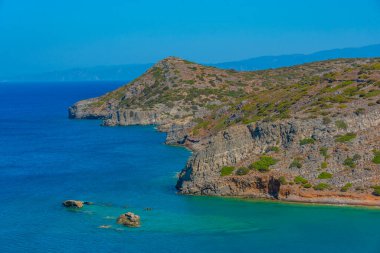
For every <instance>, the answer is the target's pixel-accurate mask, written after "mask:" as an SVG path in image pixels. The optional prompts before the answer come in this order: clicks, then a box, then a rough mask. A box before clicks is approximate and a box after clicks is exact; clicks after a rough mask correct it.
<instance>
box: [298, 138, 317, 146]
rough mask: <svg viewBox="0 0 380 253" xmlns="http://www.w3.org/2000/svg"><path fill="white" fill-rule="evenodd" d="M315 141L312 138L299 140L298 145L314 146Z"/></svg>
mask: <svg viewBox="0 0 380 253" xmlns="http://www.w3.org/2000/svg"><path fill="white" fill-rule="evenodd" d="M314 142H315V140H314V139H313V138H305V139H302V140H300V145H307V144H314Z"/></svg>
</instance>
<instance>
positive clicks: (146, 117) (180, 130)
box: [69, 57, 380, 205]
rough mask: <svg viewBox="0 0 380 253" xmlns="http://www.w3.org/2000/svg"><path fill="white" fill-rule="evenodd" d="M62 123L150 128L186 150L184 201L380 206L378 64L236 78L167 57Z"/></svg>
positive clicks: (338, 63) (78, 107)
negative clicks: (214, 198)
mask: <svg viewBox="0 0 380 253" xmlns="http://www.w3.org/2000/svg"><path fill="white" fill-rule="evenodd" d="M69 116H70V117H71V118H83V119H86V118H98V119H99V118H100V119H103V120H104V125H107V126H115V125H136V124H144V125H145V124H155V125H157V126H158V129H159V130H161V131H165V132H167V133H168V135H167V141H166V142H167V143H168V144H176V145H184V146H186V147H189V148H190V149H192V150H193V151H194V152H193V155H192V157H191V158H190V159H189V161H188V163H187V165H186V166H185V168H184V169H183V170H182V172H181V173H180V175H179V179H178V183H177V188H178V190H179V191H180V192H181V193H184V194H200V195H223V196H247V197H259V198H275V199H281V200H289V201H303V202H323V203H346V204H365V205H380V197H377V196H376V195H380V165H379V164H380V131H379V130H380V128H379V124H380V59H378V58H376V59H341V60H332V61H324V62H315V63H310V64H305V65H299V66H294V67H288V68H280V69H274V70H266V71H256V72H237V71H232V70H221V69H217V68H213V67H206V66H202V65H198V64H195V63H192V62H188V61H185V60H182V59H178V58H173V57H170V58H167V59H165V60H163V61H161V62H159V63H157V64H156V65H154V66H153V67H152V68H151V69H149V70H148V71H147V72H146V73H145V74H143V75H142V76H141V77H139V78H137V79H136V80H134V81H133V82H131V83H130V84H128V85H125V86H123V87H121V88H119V89H117V90H115V91H113V92H110V93H107V94H105V95H103V96H101V97H98V98H93V99H88V100H84V101H80V102H78V103H76V104H75V105H73V106H72V107H70V108H69ZM378 186H379V187H378Z"/></svg>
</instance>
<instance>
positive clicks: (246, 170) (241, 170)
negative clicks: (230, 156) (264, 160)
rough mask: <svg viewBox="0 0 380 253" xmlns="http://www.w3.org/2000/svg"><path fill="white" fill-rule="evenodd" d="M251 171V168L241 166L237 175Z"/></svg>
mask: <svg viewBox="0 0 380 253" xmlns="http://www.w3.org/2000/svg"><path fill="white" fill-rule="evenodd" d="M248 173H249V169H248V168H247V167H240V168H238V169H237V170H236V175H239V176H244V175H247V174H248Z"/></svg>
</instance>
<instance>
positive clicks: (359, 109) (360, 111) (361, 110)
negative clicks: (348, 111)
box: [355, 108, 365, 115]
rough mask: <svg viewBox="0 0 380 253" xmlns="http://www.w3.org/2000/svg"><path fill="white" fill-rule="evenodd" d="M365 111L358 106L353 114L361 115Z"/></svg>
mask: <svg viewBox="0 0 380 253" xmlns="http://www.w3.org/2000/svg"><path fill="white" fill-rule="evenodd" d="M364 113H365V109H364V108H358V109H356V110H355V114H356V115H361V114H364Z"/></svg>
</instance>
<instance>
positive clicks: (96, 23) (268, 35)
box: [0, 0, 380, 76]
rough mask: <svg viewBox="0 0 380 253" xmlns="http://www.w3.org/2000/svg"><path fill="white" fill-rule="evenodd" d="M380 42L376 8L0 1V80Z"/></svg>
mask: <svg viewBox="0 0 380 253" xmlns="http://www.w3.org/2000/svg"><path fill="white" fill-rule="evenodd" d="M376 43H380V0H345V1H343V0H314V1H309V0H286V1H285V0H260V1H259V0H257V1H255V0H187V1H182V0H161V1H160V0H0V76H3V75H5V74H15V73H16V74H18V73H26V72H40V71H50V70H59V69H66V68H71V67H85V66H96V65H111V64H125V63H146V62H154V61H157V60H159V59H161V58H164V57H166V56H169V55H175V56H180V57H183V58H187V59H190V60H194V61H198V62H221V61H229V60H239V59H244V58H250V57H254V56H262V55H273V54H289V53H310V52H313V51H318V50H322V49H333V48H344V47H356V46H364V45H369V44H376Z"/></svg>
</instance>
